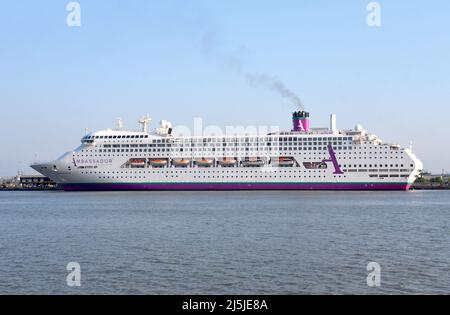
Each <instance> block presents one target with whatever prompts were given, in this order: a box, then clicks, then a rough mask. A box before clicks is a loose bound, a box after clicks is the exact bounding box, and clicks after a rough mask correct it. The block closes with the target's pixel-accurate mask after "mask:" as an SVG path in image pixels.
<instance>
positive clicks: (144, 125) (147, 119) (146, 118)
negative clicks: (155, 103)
mask: <svg viewBox="0 0 450 315" xmlns="http://www.w3.org/2000/svg"><path fill="white" fill-rule="evenodd" d="M151 121H152V119H151V118H150V116H149V115H148V114H147V116H144V117H142V118H141V119H140V120H139V124H141V125H142V132H148V125H149V124H150V122H151Z"/></svg>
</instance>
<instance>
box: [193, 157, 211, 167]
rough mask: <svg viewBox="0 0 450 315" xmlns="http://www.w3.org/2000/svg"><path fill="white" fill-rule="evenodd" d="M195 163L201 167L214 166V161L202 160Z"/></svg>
mask: <svg viewBox="0 0 450 315" xmlns="http://www.w3.org/2000/svg"><path fill="white" fill-rule="evenodd" d="M195 163H196V164H197V166H199V167H210V166H212V165H213V163H214V161H213V160H212V159H205V158H203V159H200V160H196V161H195Z"/></svg>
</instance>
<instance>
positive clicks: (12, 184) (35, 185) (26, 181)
mask: <svg viewBox="0 0 450 315" xmlns="http://www.w3.org/2000/svg"><path fill="white" fill-rule="evenodd" d="M0 188H1V189H10V190H16V189H17V190H20V189H24V190H27V189H28V190H30V189H56V188H57V185H56V183H55V182H54V181H52V180H51V179H50V178H48V177H45V176H42V175H20V174H19V175H17V176H15V177H11V178H4V177H2V178H0Z"/></svg>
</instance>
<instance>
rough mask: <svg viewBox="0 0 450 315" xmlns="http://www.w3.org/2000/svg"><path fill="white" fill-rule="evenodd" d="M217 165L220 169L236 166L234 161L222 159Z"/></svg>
mask: <svg viewBox="0 0 450 315" xmlns="http://www.w3.org/2000/svg"><path fill="white" fill-rule="evenodd" d="M219 165H220V166H222V167H231V166H235V165H236V160H235V159H223V160H222V161H219Z"/></svg>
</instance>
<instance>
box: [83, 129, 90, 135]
mask: <svg viewBox="0 0 450 315" xmlns="http://www.w3.org/2000/svg"><path fill="white" fill-rule="evenodd" d="M88 134H89V128H87V127H86V128H84V135H85V136H87V135H88Z"/></svg>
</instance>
